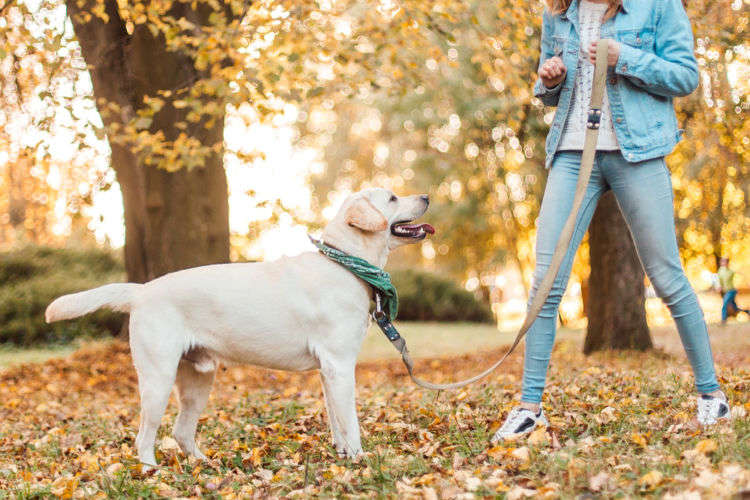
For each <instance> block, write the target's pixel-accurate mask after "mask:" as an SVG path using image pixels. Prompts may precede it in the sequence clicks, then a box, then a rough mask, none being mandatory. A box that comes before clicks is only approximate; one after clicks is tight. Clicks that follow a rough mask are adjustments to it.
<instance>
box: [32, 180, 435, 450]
mask: <svg viewBox="0 0 750 500" xmlns="http://www.w3.org/2000/svg"><path fill="white" fill-rule="evenodd" d="M428 204H429V198H428V197H427V196H426V195H415V196H408V197H397V196H395V195H394V194H393V193H391V192H390V191H387V190H385V189H369V190H366V191H362V192H359V193H355V194H353V195H351V196H350V197H349V198H348V199H346V201H345V202H344V204H343V206H342V207H341V209H340V210H339V212H338V214H337V215H336V216H335V218H334V219H333V220H332V221H331V222H330V223H329V224H328V225H327V226H326V228H325V229H324V231H323V241H324V242H325V243H327V244H329V245H331V246H333V247H336V248H338V249H339V250H342V251H344V252H347V253H349V254H352V255H356V256H358V257H361V258H363V259H366V260H367V261H368V262H370V263H371V264H374V265H376V266H379V267H383V266H384V265H385V262H386V259H387V258H388V254H389V252H390V251H391V250H393V249H395V248H397V247H399V246H401V245H404V244H406V243H413V242H416V241H419V240H422V239H423V238H425V236H426V235H427V234H428V233H430V234H432V233H433V232H434V229H433V228H432V226H430V225H429V224H413V223H412V222H413V221H414V220H415V219H417V218H418V217H420V216H421V215H422V214H424V213H425V211H426V210H427V205H428ZM371 297H372V289H371V288H370V286H369V285H368V284H366V283H365V282H363V281H361V280H360V279H358V278H356V277H355V276H354V275H353V274H352V273H351V272H349V271H348V270H347V269H345V268H344V267H342V266H341V265H339V264H337V263H335V262H332V261H330V260H329V259H328V258H326V257H325V256H323V255H322V254H320V253H318V252H307V253H303V254H301V255H298V256H295V257H287V258H282V259H279V260H277V261H273V262H263V263H245V264H220V265H212V266H204V267H197V268H193V269H187V270H184V271H179V272H175V273H172V274H168V275H166V276H162V277H160V278H158V279H155V280H153V281H150V282H148V283H145V284H136V283H115V284H111V285H105V286H102V287H99V288H95V289H93V290H89V291H85V292H80V293H75V294H71V295H65V296H63V297H60V298H58V299H57V300H55V301H54V302H52V304H50V305H49V307H48V308H47V311H46V319H47V321H48V322H52V321H58V320H63V319H69V318H76V317H78V316H82V315H84V314H87V313H90V312H92V311H95V310H97V309H99V308H101V307H108V308H110V309H114V310H117V311H124V312H129V313H130V348H131V352H132V355H133V363H134V365H135V368H136V371H137V372H138V387H139V392H140V398H141V420H140V429H139V430H138V437H137V438H136V447H137V449H138V457H139V459H140V461H141V462H143V463H144V464H156V459H155V457H154V440H155V438H156V431H157V429H158V427H159V423H160V421H161V417H162V415H163V414H164V410H165V408H166V406H167V401H168V399H169V393H170V391H171V390H172V387H173V386H175V387H176V389H177V396H178V400H179V405H180V412H179V415H178V416H177V420H176V421H175V425H174V431H173V434H174V437H175V440H176V441H177V442H178V443H179V445H180V447H181V448H182V450H183V452H185V453H188V454H193V455H195V456H196V457H199V458H204V456H203V454H202V453H201V452H200V450H199V449H198V447H197V446H196V444H195V432H196V426H197V423H198V417H199V415H200V413H201V411H203V409H204V408H205V405H206V402H207V400H208V395H209V392H210V391H211V385H212V383H213V380H214V374H215V372H216V367H217V365H218V363H220V362H225V363H243V364H244V363H247V364H253V365H259V366H263V367H267V368H273V369H277V370H312V369H319V370H320V374H321V378H322V381H323V392H324V394H325V401H326V408H327V411H328V421H329V425H330V427H331V434H332V437H333V443H334V446H335V447H336V450H337V451H338V452H339V453H340V454H341V455H343V456H347V457H356V456H357V455H359V454H360V453H362V445H361V443H360V435H359V422H358V419H357V410H356V404H355V395H354V390H355V388H354V365H355V362H356V359H357V355H358V353H359V350H360V347H361V344H362V340H363V338H364V336H365V333H366V331H367V327H368V325H369V322H370V316H369V308H370V299H371Z"/></svg>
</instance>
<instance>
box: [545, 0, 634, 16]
mask: <svg viewBox="0 0 750 500" xmlns="http://www.w3.org/2000/svg"><path fill="white" fill-rule="evenodd" d="M572 1H573V0H545V3H546V4H547V9H549V11H550V13H551V14H553V15H557V14H562V13H563V12H565V11H566V10H568V7H570V2H572ZM620 7H622V0H609V8H608V9H607V12H605V13H604V19H605V20H607V19H609V18H610V17H613V16H614V15H615V14H616V13H617V11H618V10H619V9H620Z"/></svg>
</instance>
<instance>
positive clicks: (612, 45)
mask: <svg viewBox="0 0 750 500" xmlns="http://www.w3.org/2000/svg"><path fill="white" fill-rule="evenodd" d="M598 43H599V42H598V41H593V42H591V43H590V44H589V61H590V62H591V64H596V45H597V44H598ZM619 58H620V43H619V42H616V41H615V40H612V39H610V38H608V39H607V66H616V65H617V60H618V59H619Z"/></svg>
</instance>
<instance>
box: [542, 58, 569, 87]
mask: <svg viewBox="0 0 750 500" xmlns="http://www.w3.org/2000/svg"><path fill="white" fill-rule="evenodd" d="M567 71H568V70H567V68H566V67H565V64H563V62H562V59H560V58H559V57H557V56H555V57H550V58H549V59H547V60H546V61H544V64H542V67H541V68H539V78H541V79H542V83H543V84H544V86H545V87H547V88H548V89H551V88H552V87H555V86H556V85H557V84H558V83H560V82H561V81H563V79H565V73H566V72H567Z"/></svg>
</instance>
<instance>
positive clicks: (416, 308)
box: [391, 270, 494, 323]
mask: <svg viewBox="0 0 750 500" xmlns="http://www.w3.org/2000/svg"><path fill="white" fill-rule="evenodd" d="M391 279H392V280H393V284H394V285H395V286H396V290H398V298H399V308H398V319H400V320H407V321H409V320H410V321H472V322H481V323H492V322H493V321H494V318H493V316H492V311H491V310H490V307H489V305H488V304H486V303H484V302H482V301H480V300H477V299H476V297H475V296H474V294H472V293H470V292H467V291H466V290H464V289H463V288H461V287H460V286H459V285H458V284H456V283H455V282H453V281H451V280H449V279H446V278H443V277H441V276H438V275H436V274H433V273H428V272H425V271H415V270H395V271H393V272H391Z"/></svg>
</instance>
